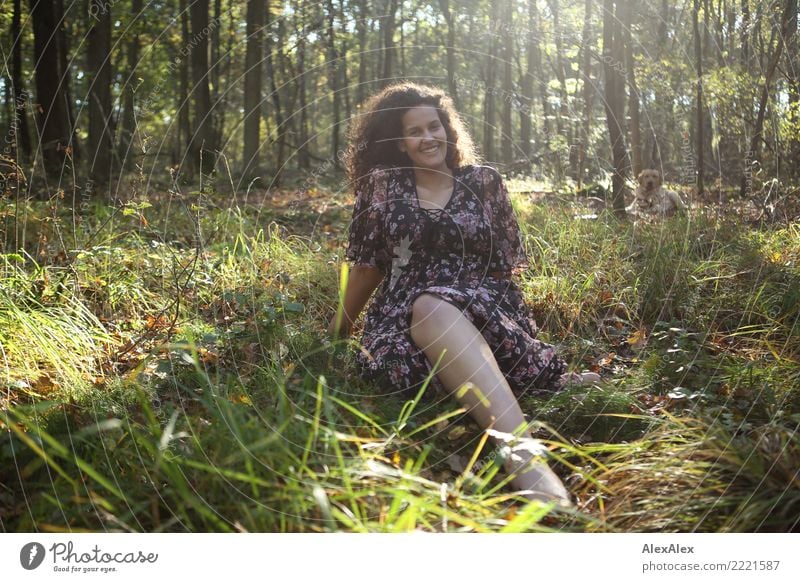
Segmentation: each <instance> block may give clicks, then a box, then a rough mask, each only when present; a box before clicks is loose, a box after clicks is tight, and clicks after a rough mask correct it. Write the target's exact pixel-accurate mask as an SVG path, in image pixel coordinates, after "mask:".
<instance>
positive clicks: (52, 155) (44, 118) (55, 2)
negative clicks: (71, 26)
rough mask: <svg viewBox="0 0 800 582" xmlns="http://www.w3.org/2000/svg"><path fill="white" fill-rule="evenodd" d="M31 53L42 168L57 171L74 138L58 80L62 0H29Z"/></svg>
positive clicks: (61, 71)
mask: <svg viewBox="0 0 800 582" xmlns="http://www.w3.org/2000/svg"><path fill="white" fill-rule="evenodd" d="M30 12H31V19H32V20H33V35H34V53H35V59H36V60H35V62H36V98H37V101H38V103H39V107H40V110H39V122H38V131H39V144H38V147H39V149H40V151H41V152H42V159H43V162H44V167H45V171H46V172H48V173H53V174H57V173H59V172H60V170H61V169H62V167H63V165H64V163H65V161H66V160H67V159H68V158H69V157H70V155H71V153H72V152H71V151H70V149H71V148H74V144H75V143H76V142H77V139H76V138H75V136H74V135H73V134H72V125H71V124H70V112H69V106H68V104H69V97H68V93H67V90H66V84H65V83H63V82H61V81H62V80H63V79H64V78H65V76H66V74H67V73H66V71H65V70H64V68H63V66H62V65H63V63H64V62H65V59H63V58H62V55H61V54H60V51H61V50H62V49H63V46H64V45H63V42H60V41H59V37H60V36H61V35H62V34H63V32H62V31H61V22H62V16H63V4H62V0H31V7H30Z"/></svg>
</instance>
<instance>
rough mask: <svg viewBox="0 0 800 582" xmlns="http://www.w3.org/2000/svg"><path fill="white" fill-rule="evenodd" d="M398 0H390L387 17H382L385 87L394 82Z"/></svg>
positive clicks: (383, 78)
mask: <svg viewBox="0 0 800 582" xmlns="http://www.w3.org/2000/svg"><path fill="white" fill-rule="evenodd" d="M397 3H398V0H389V3H388V13H387V14H386V18H383V19H381V37H382V38H383V72H382V73H381V86H382V87H385V86H387V85H389V84H391V83H392V82H393V80H394V79H392V74H393V66H394V54H395V52H396V50H397V49H396V47H395V43H394V30H395V14H396V13H397Z"/></svg>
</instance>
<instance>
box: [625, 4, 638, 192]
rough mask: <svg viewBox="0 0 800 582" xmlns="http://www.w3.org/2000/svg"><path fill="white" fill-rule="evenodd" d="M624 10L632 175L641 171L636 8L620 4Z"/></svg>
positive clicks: (635, 6) (634, 5)
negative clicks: (634, 26) (634, 46)
mask: <svg viewBox="0 0 800 582" xmlns="http://www.w3.org/2000/svg"><path fill="white" fill-rule="evenodd" d="M622 6H624V8H622V10H623V11H624V16H623V23H622V26H623V27H624V29H625V31H624V37H625V71H626V72H627V79H628V111H629V113H630V118H631V121H630V128H629V130H630V143H631V165H632V170H633V175H634V176H638V175H639V172H641V171H642V131H641V124H640V121H639V88H638V87H637V86H636V61H635V60H634V58H633V35H632V33H631V28H632V26H633V13H634V11H635V10H636V8H638V6H637V5H636V4H635V3H634V0H628V1H627V2H624V3H623V4H622Z"/></svg>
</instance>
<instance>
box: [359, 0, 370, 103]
mask: <svg viewBox="0 0 800 582" xmlns="http://www.w3.org/2000/svg"><path fill="white" fill-rule="evenodd" d="M356 6H358V20H357V21H356V35H357V36H358V54H359V58H358V85H357V86H356V103H357V104H358V105H359V106H360V105H361V104H362V103H363V102H364V99H365V98H366V94H367V64H368V62H369V59H367V17H368V16H369V11H368V8H367V6H368V4H367V0H359V1H358V2H356Z"/></svg>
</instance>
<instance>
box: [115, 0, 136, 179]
mask: <svg viewBox="0 0 800 582" xmlns="http://www.w3.org/2000/svg"><path fill="white" fill-rule="evenodd" d="M141 12H142V0H132V2H131V12H130V14H131V22H133V23H134V24H132V26H131V30H130V32H129V34H128V51H127V53H128V54H127V61H128V70H127V74H126V77H127V79H128V82H127V83H125V85H124V86H123V88H122V91H123V95H122V122H121V127H120V130H119V133H118V136H119V147H118V148H117V154H118V156H119V159H120V162H121V168H120V171H121V172H123V173H124V172H125V170H127V168H128V167H129V166H130V164H129V160H130V156H131V153H132V152H131V144H132V143H133V135H134V133H135V132H136V114H135V111H134V107H135V106H136V104H135V102H134V90H135V88H136V85H137V83H136V81H135V79H136V78H137V75H136V69H137V67H138V66H139V30H140V28H139V23H140V20H139V14H140V13H141Z"/></svg>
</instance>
